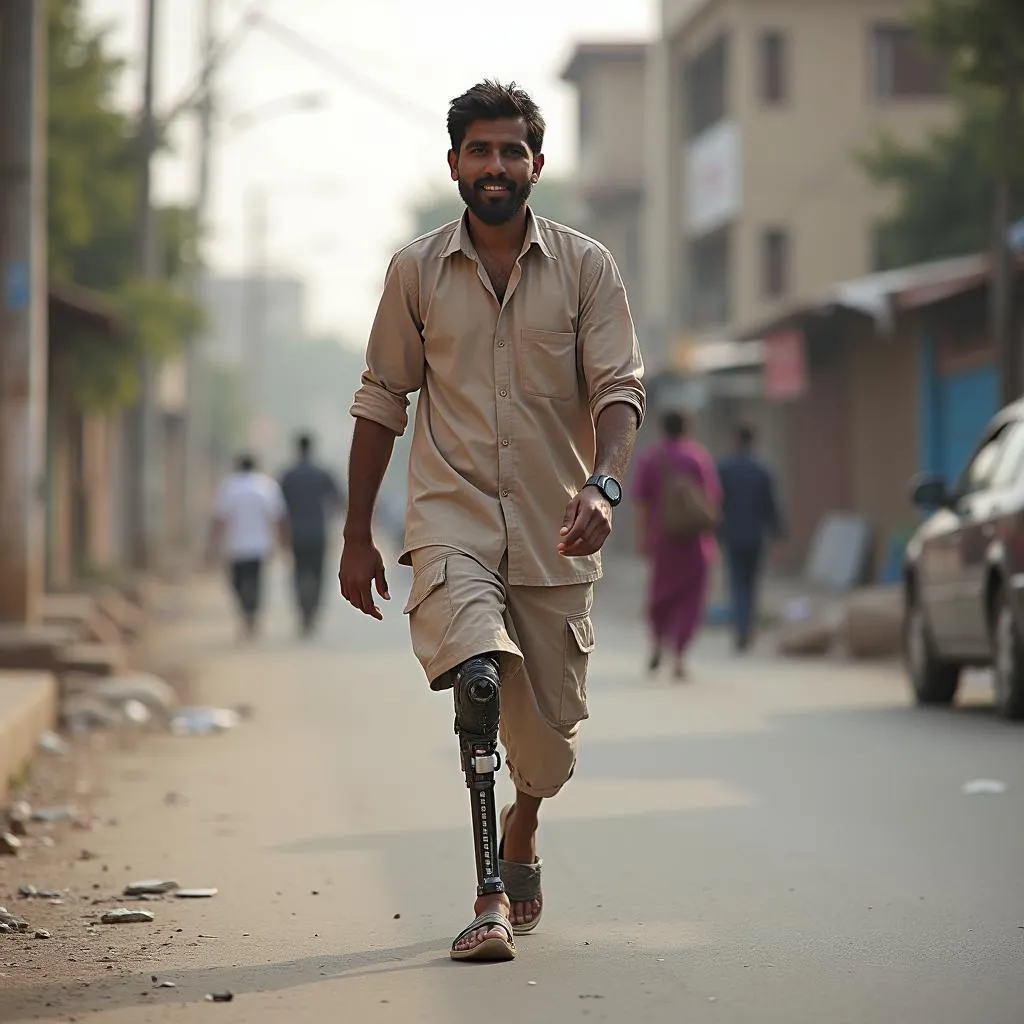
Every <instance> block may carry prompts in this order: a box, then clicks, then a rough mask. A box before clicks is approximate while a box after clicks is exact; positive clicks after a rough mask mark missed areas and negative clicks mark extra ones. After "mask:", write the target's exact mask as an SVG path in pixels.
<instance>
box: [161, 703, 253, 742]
mask: <svg viewBox="0 0 1024 1024" xmlns="http://www.w3.org/2000/svg"><path fill="white" fill-rule="evenodd" d="M241 720H242V716H241V715H240V714H239V713H238V712H237V711H235V710H234V709H233V708H182V709H181V710H180V711H177V712H175V714H174V715H172V716H171V724H170V729H171V732H172V733H173V734H174V735H175V736H208V735H210V734H212V733H219V732H227V731H228V730H229V729H234V727H235V726H236V725H238V723H239V722H240V721H241Z"/></svg>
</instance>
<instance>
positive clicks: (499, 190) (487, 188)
mask: <svg viewBox="0 0 1024 1024" xmlns="http://www.w3.org/2000/svg"><path fill="white" fill-rule="evenodd" d="M477 188H478V189H479V190H480V191H481V192H483V193H484V194H485V195H489V196H501V195H506V194H507V193H509V192H511V191H512V189H511V187H510V186H508V185H500V184H498V183H497V182H486V183H485V184H483V185H477Z"/></svg>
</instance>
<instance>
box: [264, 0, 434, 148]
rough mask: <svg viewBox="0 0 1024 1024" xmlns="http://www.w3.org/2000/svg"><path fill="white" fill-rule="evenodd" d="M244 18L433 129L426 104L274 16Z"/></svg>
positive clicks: (404, 114) (430, 115) (431, 115)
mask: <svg viewBox="0 0 1024 1024" xmlns="http://www.w3.org/2000/svg"><path fill="white" fill-rule="evenodd" d="M246 19H247V21H248V22H249V24H251V25H255V26H256V27H257V28H262V29H263V31H264V32H266V33H267V34H268V35H270V36H273V37H274V38H275V39H276V40H277V41H278V42H279V43H282V44H283V45H285V46H287V47H288V48H289V49H291V50H293V51H295V52H296V53H299V54H301V55H302V56H304V57H306V58H308V59H309V60H311V61H313V62H314V63H315V64H319V65H320V66H321V67H322V68H324V69H325V70H327V71H330V72H331V73H332V74H334V75H336V76H337V77H339V78H341V79H344V80H345V81H346V82H348V83H349V84H350V85H354V86H355V87H356V88H357V89H359V90H360V91H361V92H364V93H368V94H369V95H372V96H374V97H375V98H376V99H378V100H380V101H381V102H382V103H383V104H384V105H385V106H387V107H390V108H391V109H392V110H394V111H396V112H397V113H400V114H402V115H403V116H405V117H409V118H411V119H413V120H415V121H416V122H417V123H418V124H421V125H422V124H426V123H427V122H428V121H429V123H430V126H431V127H433V128H436V127H437V126H438V123H439V121H440V119H439V117H438V115H437V111H435V110H431V109H430V108H429V107H423V106H420V105H419V104H418V103H416V102H415V101H414V100H410V99H408V98H407V97H405V96H401V95H399V94H398V93H395V92H392V91H391V90H390V89H387V88H385V87H384V86H382V85H380V84H379V83H377V82H374V81H373V80H372V79H370V78H367V77H366V76H365V75H363V74H361V73H360V72H359V71H356V70H355V69H353V68H352V67H350V66H349V65H348V64H346V63H345V62H344V61H343V60H341V59H340V58H338V57H337V56H335V55H334V54H333V53H331V51H330V50H328V49H326V48H325V47H323V46H320V45H319V43H314V42H313V41H312V40H310V39H307V38H306V37H305V36H303V35H301V34H300V33H298V32H296V31H295V29H293V28H290V27H289V26H288V25H285V24H284V23H283V22H281V21H278V20H277V18H273V17H271V16H270V15H268V14H264V13H263V12H262V11H252V12H249V13H247V15H246Z"/></svg>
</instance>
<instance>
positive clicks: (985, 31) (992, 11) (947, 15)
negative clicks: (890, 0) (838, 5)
mask: <svg viewBox="0 0 1024 1024" xmlns="http://www.w3.org/2000/svg"><path fill="white" fill-rule="evenodd" d="M917 25H918V28H919V29H920V31H921V33H922V35H923V36H924V38H925V39H926V40H927V42H928V43H929V44H930V45H931V46H932V47H933V48H934V49H935V50H936V51H937V52H939V53H941V54H943V55H945V56H946V57H947V58H948V59H949V61H950V66H951V68H952V70H953V72H954V75H955V76H956V78H957V79H958V80H959V81H961V82H963V83H966V84H968V85H970V86H972V87H974V88H978V89H981V90H985V91H987V92H988V93H990V94H991V95H992V96H993V97H994V99H995V103H996V105H997V110H998V115H997V117H996V119H995V120H994V122H993V131H992V136H991V142H990V145H991V147H992V153H993V157H994V165H995V188H994V203H993V211H992V219H991V224H992V251H993V255H994V257H995V275H994V280H993V285H992V332H993V335H994V336H995V340H996V344H997V346H998V347H999V350H1000V353H1001V363H1002V367H1001V368H1002V389H1003V400H1004V402H1010V401H1013V400H1014V399H1016V398H1018V397H1019V396H1020V393H1021V389H1022V387H1024V375H1022V369H1024V366H1022V361H1021V353H1020V346H1019V345H1018V344H1017V343H1016V338H1015V333H1016V332H1015V330H1014V323H1013V320H1014V317H1013V308H1014V302H1013V296H1012V290H1013V289H1012V285H1013V262H1012V261H1013V257H1012V254H1011V252H1010V249H1009V242H1008V239H1007V232H1008V229H1009V226H1010V223H1011V221H1012V219H1013V192H1014V182H1015V180H1016V179H1017V178H1018V176H1019V175H1020V173H1021V169H1022V167H1024V119H1022V110H1021V102H1022V97H1024V4H1022V3H1021V2H1020V0H931V2H930V4H929V6H928V7H927V8H926V9H925V10H924V11H923V12H921V14H920V15H919V16H918V18H917Z"/></svg>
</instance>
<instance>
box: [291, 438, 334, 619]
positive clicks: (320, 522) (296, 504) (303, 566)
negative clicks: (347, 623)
mask: <svg viewBox="0 0 1024 1024" xmlns="http://www.w3.org/2000/svg"><path fill="white" fill-rule="evenodd" d="M295 447H296V459H295V463H294V465H292V466H291V467H290V468H289V469H288V470H287V471H286V472H285V473H284V474H283V475H282V477H281V493H282V494H283V495H284V501H285V505H286V507H287V509H288V530H289V534H290V536H291V546H292V587H293V593H294V598H295V604H296V607H297V608H298V611H299V622H300V627H301V630H302V632H303V633H307V634H308V633H310V632H312V630H313V629H314V627H315V626H316V620H317V617H318V615H319V613H320V604H321V597H322V593H323V579H324V560H325V558H326V555H327V527H328V522H329V520H330V519H331V517H332V516H333V515H334V514H337V513H340V512H341V511H343V509H344V507H345V500H344V497H343V495H342V490H341V488H340V487H339V486H338V483H337V481H336V480H335V479H334V476H333V475H332V474H331V473H330V472H329V471H328V470H327V469H325V468H324V467H322V466H319V465H317V464H316V462H314V460H313V438H312V436H311V435H309V434H301V435H300V436H299V438H298V439H297V441H296V443H295Z"/></svg>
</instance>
